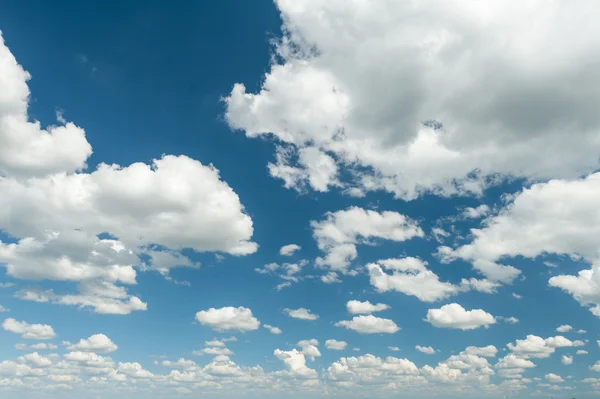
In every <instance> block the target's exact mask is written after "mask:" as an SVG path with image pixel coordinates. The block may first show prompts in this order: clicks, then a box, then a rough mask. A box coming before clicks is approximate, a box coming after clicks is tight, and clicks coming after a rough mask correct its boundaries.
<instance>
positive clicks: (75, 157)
mask: <svg viewBox="0 0 600 399" xmlns="http://www.w3.org/2000/svg"><path fill="white" fill-rule="evenodd" d="M0 76H1V78H0V142H2V145H1V146H0V176H14V177H18V178H26V177H31V176H45V175H47V174H50V173H55V172H74V171H76V170H80V169H83V168H85V167H86V160H87V158H88V157H89V156H90V155H91V154H92V146H91V145H90V144H89V143H88V142H87V140H86V137H85V132H84V130H83V129H81V128H80V127H78V126H76V125H74V124H73V123H66V124H65V125H64V126H51V127H49V128H48V129H47V130H45V129H43V128H42V126H41V124H40V122H38V121H33V122H30V121H29V115H28V113H27V109H28V106H29V95H30V93H29V87H28V86H27V81H28V80H29V79H30V78H31V76H30V75H29V73H27V72H26V71H25V70H24V69H23V67H22V66H21V65H19V64H18V63H17V60H16V59H15V57H14V56H13V54H12V53H11V52H10V50H9V49H8V47H7V46H6V45H5V43H4V38H3V36H2V32H0Z"/></svg>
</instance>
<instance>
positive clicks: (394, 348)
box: [388, 346, 400, 352]
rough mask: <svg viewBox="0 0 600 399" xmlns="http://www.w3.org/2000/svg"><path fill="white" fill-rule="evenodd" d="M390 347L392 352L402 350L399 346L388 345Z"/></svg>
mask: <svg viewBox="0 0 600 399" xmlns="http://www.w3.org/2000/svg"><path fill="white" fill-rule="evenodd" d="M388 349H389V350H391V351H392V352H400V348H398V347H397V346H388Z"/></svg>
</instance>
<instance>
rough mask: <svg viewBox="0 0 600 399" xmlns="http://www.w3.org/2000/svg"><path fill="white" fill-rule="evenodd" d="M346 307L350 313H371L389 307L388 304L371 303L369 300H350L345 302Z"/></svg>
mask: <svg viewBox="0 0 600 399" xmlns="http://www.w3.org/2000/svg"><path fill="white" fill-rule="evenodd" d="M346 308H347V309H348V312H350V313H352V314H371V313H375V312H381V311H383V310H386V309H389V306H388V305H386V304H385V303H378V304H372V303H371V302H369V301H364V302H361V301H356V300H351V301H348V302H347V303H346Z"/></svg>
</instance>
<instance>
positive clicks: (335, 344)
mask: <svg viewBox="0 0 600 399" xmlns="http://www.w3.org/2000/svg"><path fill="white" fill-rule="evenodd" d="M347 346H348V343H347V342H345V341H337V340H335V339H328V340H327V341H325V347H326V348H327V349H330V350H334V351H343V350H344V349H346V347H347Z"/></svg>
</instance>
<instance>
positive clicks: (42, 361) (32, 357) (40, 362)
mask: <svg viewBox="0 0 600 399" xmlns="http://www.w3.org/2000/svg"><path fill="white" fill-rule="evenodd" d="M19 360H20V361H21V362H24V363H29V364H33V365H34V366H35V367H39V368H45V367H49V366H51V365H52V360H50V358H48V357H45V356H41V355H40V354H39V353H37V352H33V353H29V354H27V355H24V356H20V357H19Z"/></svg>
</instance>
